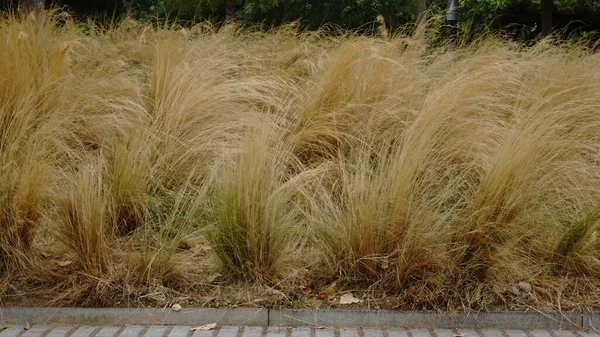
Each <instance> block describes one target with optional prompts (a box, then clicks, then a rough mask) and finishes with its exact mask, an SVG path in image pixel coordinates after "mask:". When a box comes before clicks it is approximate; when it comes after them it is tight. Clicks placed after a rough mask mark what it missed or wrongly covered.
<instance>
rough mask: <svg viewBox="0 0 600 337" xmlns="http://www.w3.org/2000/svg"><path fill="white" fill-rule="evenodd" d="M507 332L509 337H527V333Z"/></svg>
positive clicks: (519, 331) (510, 330)
mask: <svg viewBox="0 0 600 337" xmlns="http://www.w3.org/2000/svg"><path fill="white" fill-rule="evenodd" d="M505 331H506V334H507V335H508V337H527V333H526V332H525V331H523V330H515V329H509V330H505Z"/></svg>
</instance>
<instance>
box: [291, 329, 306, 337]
mask: <svg viewBox="0 0 600 337" xmlns="http://www.w3.org/2000/svg"><path fill="white" fill-rule="evenodd" d="M292 337H310V328H293V329H292Z"/></svg>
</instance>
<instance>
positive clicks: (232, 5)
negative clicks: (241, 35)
mask: <svg viewBox="0 0 600 337" xmlns="http://www.w3.org/2000/svg"><path fill="white" fill-rule="evenodd" d="M236 13H237V1H236V0H229V1H227V19H228V20H232V19H235V14H236Z"/></svg>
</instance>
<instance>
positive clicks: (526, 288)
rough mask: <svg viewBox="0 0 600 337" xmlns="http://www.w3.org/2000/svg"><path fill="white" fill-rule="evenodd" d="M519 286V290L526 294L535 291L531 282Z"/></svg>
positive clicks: (523, 282)
mask: <svg viewBox="0 0 600 337" xmlns="http://www.w3.org/2000/svg"><path fill="white" fill-rule="evenodd" d="M518 286H519V289H521V291H524V292H526V293H530V292H531V291H532V290H533V288H532V287H531V284H530V283H529V282H525V281H522V282H519V284H518Z"/></svg>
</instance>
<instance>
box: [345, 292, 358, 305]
mask: <svg viewBox="0 0 600 337" xmlns="http://www.w3.org/2000/svg"><path fill="white" fill-rule="evenodd" d="M360 302H362V300H359V299H358V298H356V297H354V295H352V293H347V294H345V295H343V296H342V297H340V304H354V303H360Z"/></svg>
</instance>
